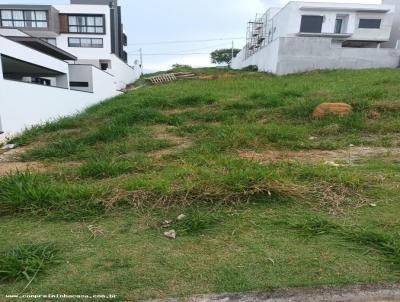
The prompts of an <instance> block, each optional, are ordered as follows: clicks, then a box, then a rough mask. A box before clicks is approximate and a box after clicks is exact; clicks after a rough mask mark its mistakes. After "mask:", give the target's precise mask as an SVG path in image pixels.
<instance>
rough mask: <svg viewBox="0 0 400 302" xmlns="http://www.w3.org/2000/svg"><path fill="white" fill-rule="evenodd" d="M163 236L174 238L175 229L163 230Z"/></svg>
mask: <svg viewBox="0 0 400 302" xmlns="http://www.w3.org/2000/svg"><path fill="white" fill-rule="evenodd" d="M164 236H165V237H167V238H170V239H176V231H175V230H171V231H168V232H164Z"/></svg>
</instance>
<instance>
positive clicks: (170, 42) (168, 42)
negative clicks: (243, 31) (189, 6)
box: [128, 37, 246, 46]
mask: <svg viewBox="0 0 400 302" xmlns="http://www.w3.org/2000/svg"><path fill="white" fill-rule="evenodd" d="M243 39H246V37H235V38H219V39H207V40H180V41H179V40H178V41H160V42H146V43H132V44H128V45H129V46H131V45H132V46H133V45H161V44H180V43H196V42H199V43H200V42H212V41H231V40H243Z"/></svg>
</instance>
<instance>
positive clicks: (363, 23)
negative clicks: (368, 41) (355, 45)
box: [358, 19, 382, 29]
mask: <svg viewBox="0 0 400 302" xmlns="http://www.w3.org/2000/svg"><path fill="white" fill-rule="evenodd" d="M381 22H382V20H381V19H360V24H359V25H358V27H359V28H376V29H379V28H381Z"/></svg>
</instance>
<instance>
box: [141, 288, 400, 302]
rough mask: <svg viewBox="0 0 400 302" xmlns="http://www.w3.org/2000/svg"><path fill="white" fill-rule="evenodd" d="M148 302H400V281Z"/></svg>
mask: <svg viewBox="0 0 400 302" xmlns="http://www.w3.org/2000/svg"><path fill="white" fill-rule="evenodd" d="M147 302H400V284H397V285H355V286H340V287H318V288H305V289H287V290H276V291H271V292H264V293H262V292H253V293H238V294H222V295H203V296H195V297H192V298H188V299H166V300H153V301H147Z"/></svg>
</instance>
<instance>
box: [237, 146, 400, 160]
mask: <svg viewBox="0 0 400 302" xmlns="http://www.w3.org/2000/svg"><path fill="white" fill-rule="evenodd" d="M239 155H240V157H242V158H244V159H251V160H258V161H261V162H273V161H280V160H287V159H294V160H300V161H308V162H321V161H336V160H339V161H350V162H351V161H354V160H358V159H362V158H365V157H374V156H389V157H390V158H392V159H393V160H400V148H383V147H352V148H349V149H340V150H304V151H288V150H266V151H264V152H255V151H240V152H239Z"/></svg>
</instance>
